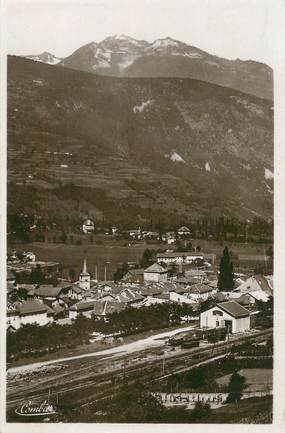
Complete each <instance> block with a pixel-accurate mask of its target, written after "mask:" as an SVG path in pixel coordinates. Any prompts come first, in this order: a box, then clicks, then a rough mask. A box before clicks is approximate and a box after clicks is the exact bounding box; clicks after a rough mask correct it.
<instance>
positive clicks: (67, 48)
mask: <svg viewBox="0 0 285 433" xmlns="http://www.w3.org/2000/svg"><path fill="white" fill-rule="evenodd" d="M271 6H272V2H271V1H270V0H77V1H76V0H49V1H47V0H32V1H31V0H7V9H8V13H7V15H8V22H7V28H8V33H7V34H8V36H7V51H8V53H9V54H16V55H31V54H40V53H41V52H43V51H49V52H51V53H53V54H55V55H57V56H58V57H66V56H68V55H70V54H71V53H72V52H73V51H75V50H76V49H77V48H79V47H80V46H82V45H84V44H87V43H89V42H91V41H96V42H100V41H101V40H103V39H104V38H105V37H107V36H111V35H115V34H126V35H129V36H132V37H134V38H136V39H145V40H147V41H150V42H151V41H153V40H155V39H157V38H163V37H166V36H170V37H172V38H174V39H178V40H181V41H183V42H186V43H189V44H190V45H193V46H196V47H198V48H200V49H202V50H205V51H207V52H209V53H211V54H215V55H218V56H220V57H225V58H229V59H236V58H239V59H241V60H249V59H250V60H257V61H261V62H264V63H267V64H269V65H272V63H273V50H272V45H273V39H272V33H273V32H272V29H273V25H272V7H271Z"/></svg>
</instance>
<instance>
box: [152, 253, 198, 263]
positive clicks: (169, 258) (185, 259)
mask: <svg viewBox="0 0 285 433" xmlns="http://www.w3.org/2000/svg"><path fill="white" fill-rule="evenodd" d="M197 259H201V260H204V254H203V253H198V252H197V253H195V252H181V253H180V252H172V251H171V252H165V253H159V254H157V255H156V261H157V263H166V264H169V263H175V264H176V265H180V264H183V263H185V264H190V263H192V262H194V261H195V260H197Z"/></svg>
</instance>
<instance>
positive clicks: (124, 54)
mask: <svg viewBox="0 0 285 433" xmlns="http://www.w3.org/2000/svg"><path fill="white" fill-rule="evenodd" d="M27 57H28V58H30V59H32V60H39V61H42V62H44V63H49V64H58V65H59V66H64V67H67V68H72V69H76V70H79V71H85V72H91V73H95V74H100V75H110V76H115V77H149V78H153V77H177V78H193V79H198V80H202V81H205V82H209V83H213V84H218V85H221V86H226V87H230V88H233V89H236V90H239V91H242V92H245V93H249V94H252V95H255V96H258V97H261V98H266V99H270V100H272V99H273V71H272V69H271V68H270V67H269V66H267V65H265V64H263V63H259V62H255V61H251V60H249V61H241V60H239V59H237V60H227V59H224V58H220V57H218V56H214V55H211V54H208V53H207V52H205V51H202V50H200V49H199V48H196V47H193V46H191V45H188V44H186V43H184V42H181V41H178V40H175V39H173V38H171V37H166V38H161V39H156V40H155V41H154V42H152V43H150V42H147V41H144V40H136V39H134V38H132V37H129V36H126V35H115V36H110V37H107V38H105V39H104V40H103V41H101V42H99V43H98V42H91V43H88V44H87V45H84V46H82V47H80V48H78V49H77V50H76V51H74V53H72V54H71V55H70V56H68V57H66V58H64V59H59V58H57V57H55V56H53V55H52V54H50V53H42V54H41V55H38V56H27Z"/></svg>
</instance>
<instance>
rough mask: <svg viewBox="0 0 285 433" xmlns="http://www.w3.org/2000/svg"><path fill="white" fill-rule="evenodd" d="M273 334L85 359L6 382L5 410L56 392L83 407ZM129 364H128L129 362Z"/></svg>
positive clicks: (267, 332)
mask: <svg viewBox="0 0 285 433" xmlns="http://www.w3.org/2000/svg"><path fill="white" fill-rule="evenodd" d="M271 333H272V329H268V330H265V331H260V332H257V333H255V334H252V335H246V336H243V337H241V338H239V339H237V340H233V341H231V342H221V343H218V344H216V345H211V346H208V347H205V348H195V349H188V350H187V349H185V350H184V351H183V353H179V354H177V353H176V354H175V353H173V354H171V353H170V354H169V355H168V356H167V357H166V356H159V357H156V358H152V359H149V360H140V361H138V360H137V359H136V356H137V354H131V355H129V357H128V361H129V364H127V362H126V355H122V356H120V357H116V358H114V359H112V358H109V359H108V358H107V359H105V360H104V359H101V360H99V359H96V358H93V359H90V358H89V359H88V360H85V363H86V364H87V365H81V364H82V360H81V363H80V366H78V364H77V363H76V362H73V363H71V364H70V365H69V367H68V370H66V369H65V370H59V371H55V372H52V373H47V374H46V376H44V377H39V378H38V377H35V378H33V379H32V381H28V380H23V381H22V383H21V381H20V382H18V381H13V380H10V381H9V379H8V383H7V409H8V411H10V410H12V409H14V408H16V407H17V406H18V405H19V404H21V403H22V402H23V401H25V400H27V399H30V400H33V399H35V400H38V399H39V400H40V399H44V398H46V396H47V394H48V393H49V392H50V394H51V396H52V395H56V394H59V395H60V396H61V397H64V398H65V397H66V396H69V397H70V396H73V398H74V400H75V401H76V404H77V405H79V406H84V405H88V404H92V403H94V402H96V401H98V400H102V399H104V398H110V397H112V396H113V395H114V394H115V393H116V392H118V390H119V389H120V388H121V387H122V385H123V384H124V383H125V382H126V381H128V382H129V383H132V382H134V381H136V380H137V379H138V378H140V380H143V381H144V383H151V382H153V381H159V380H162V379H165V378H167V377H169V376H171V375H173V374H175V373H179V372H182V371H187V370H189V369H191V368H193V367H195V366H197V365H199V364H201V363H205V362H211V361H212V360H213V359H215V358H217V357H221V358H222V357H223V356H226V355H227V354H228V353H229V351H230V349H231V347H232V346H233V345H239V344H243V343H244V342H245V341H247V342H250V341H254V342H256V341H264V340H265V339H266V338H268V336H269V335H270V334H271ZM130 363H131V365H130Z"/></svg>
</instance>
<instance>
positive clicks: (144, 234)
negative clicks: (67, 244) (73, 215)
mask: <svg viewBox="0 0 285 433" xmlns="http://www.w3.org/2000/svg"><path fill="white" fill-rule="evenodd" d="M81 230H82V232H83V233H84V234H87V235H88V234H92V233H94V232H95V223H94V221H93V220H92V219H91V218H89V217H88V218H86V219H85V220H84V221H83V223H82V225H81ZM107 234H112V235H116V234H119V230H118V228H117V227H115V226H113V227H111V229H110V231H108V232H107ZM125 234H126V235H128V236H129V237H130V238H131V239H133V240H142V239H144V240H161V241H163V242H166V243H167V244H169V245H170V244H174V243H175V242H176V241H177V240H179V239H190V237H191V235H192V234H191V230H190V229H189V228H188V227H186V226H182V227H180V228H179V229H178V230H177V231H176V232H175V231H168V232H166V233H159V232H157V231H151V230H142V228H141V227H139V228H137V229H131V230H127V231H126V232H125Z"/></svg>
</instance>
